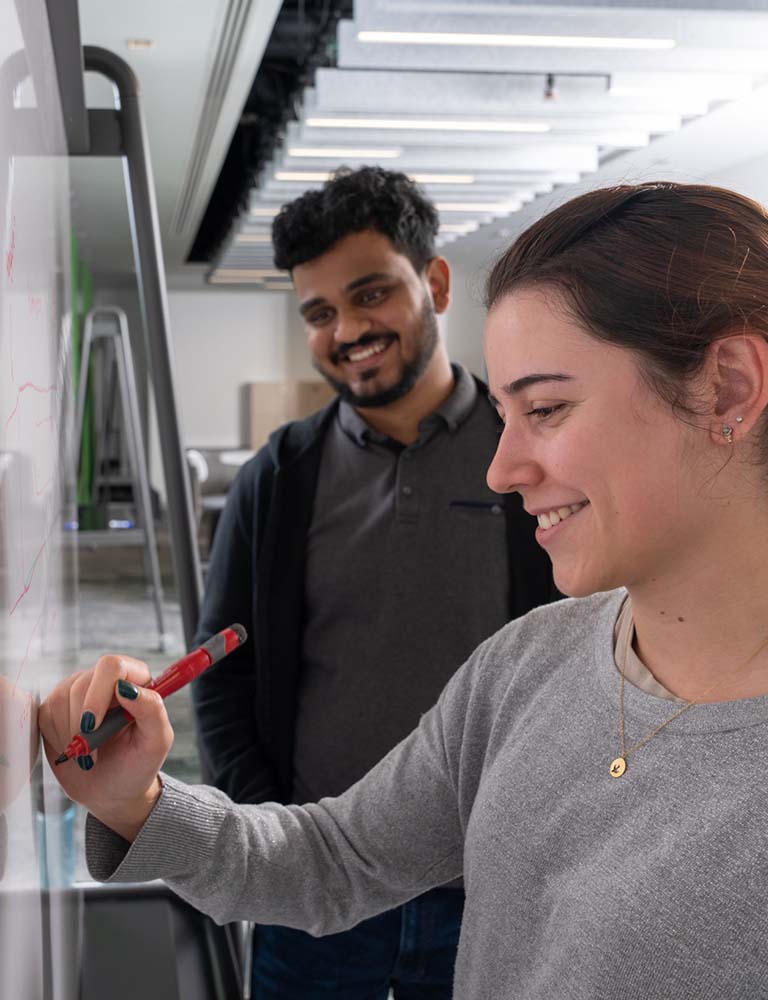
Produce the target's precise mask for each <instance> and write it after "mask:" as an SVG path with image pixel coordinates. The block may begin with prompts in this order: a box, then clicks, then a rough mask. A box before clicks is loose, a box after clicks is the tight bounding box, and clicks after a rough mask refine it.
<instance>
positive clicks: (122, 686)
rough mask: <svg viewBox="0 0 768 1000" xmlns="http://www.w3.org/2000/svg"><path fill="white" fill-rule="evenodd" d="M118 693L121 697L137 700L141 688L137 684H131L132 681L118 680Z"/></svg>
mask: <svg viewBox="0 0 768 1000" xmlns="http://www.w3.org/2000/svg"><path fill="white" fill-rule="evenodd" d="M117 693H118V694H119V695H120V697H121V698H130V700H131V701H136V699H137V698H138V697H139V689H138V688H137V687H136V685H135V684H131V682H130V681H122V680H120V681H118V682H117Z"/></svg>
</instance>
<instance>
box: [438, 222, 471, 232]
mask: <svg viewBox="0 0 768 1000" xmlns="http://www.w3.org/2000/svg"><path fill="white" fill-rule="evenodd" d="M479 228H480V227H479V225H478V223H477V222H444V223H443V224H442V225H441V226H440V232H441V233H474V231H475V230H476V229H479Z"/></svg>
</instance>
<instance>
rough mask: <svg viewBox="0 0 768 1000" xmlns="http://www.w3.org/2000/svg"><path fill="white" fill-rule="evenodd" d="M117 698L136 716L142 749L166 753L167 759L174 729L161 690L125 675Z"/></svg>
mask: <svg viewBox="0 0 768 1000" xmlns="http://www.w3.org/2000/svg"><path fill="white" fill-rule="evenodd" d="M115 697H116V698H117V701H118V703H119V704H120V705H121V706H122V707H123V708H124V709H125V710H126V711H127V712H130V714H131V715H132V716H133V718H134V719H135V724H136V729H137V731H138V735H137V737H136V739H137V742H138V743H140V744H141V750H142V752H144V753H157V754H162V760H165V756H166V754H167V753H168V751H169V750H170V749H171V745H172V743H173V728H172V727H171V723H170V720H169V719H168V713H167V712H166V710H165V702H164V701H163V699H162V698H161V697H160V695H159V694H158V693H157V691H151V690H147V688H144V687H139V686H138V685H137V684H134V683H132V682H131V681H129V680H126V679H125V678H121V679H120V680H118V682H117V685H116V687H115ZM160 763H162V761H161V762H160ZM158 766H160V764H158Z"/></svg>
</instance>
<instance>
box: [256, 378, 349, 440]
mask: <svg viewBox="0 0 768 1000" xmlns="http://www.w3.org/2000/svg"><path fill="white" fill-rule="evenodd" d="M244 388H245V396H246V414H247V418H246V427H247V435H246V436H247V441H246V443H247V445H248V447H249V448H260V447H261V446H262V445H263V444H264V443H265V442H266V440H267V438H268V437H269V435H270V434H271V433H272V431H273V430H274V429H275V428H276V427H279V426H280V425H281V424H285V423H287V422H288V421H289V420H301V419H302V418H303V417H308V416H309V415H310V414H311V413H315V412H316V411H317V410H320V409H322V407H324V406H325V405H326V404H327V403H330V401H331V400H332V399H333V397H334V396H335V395H336V393H335V392H334V391H333V389H332V388H331V387H330V386H329V385H328V383H327V382H308V381H307V382H300V381H292V382H250V383H249V384H248V385H246V386H245V387H244Z"/></svg>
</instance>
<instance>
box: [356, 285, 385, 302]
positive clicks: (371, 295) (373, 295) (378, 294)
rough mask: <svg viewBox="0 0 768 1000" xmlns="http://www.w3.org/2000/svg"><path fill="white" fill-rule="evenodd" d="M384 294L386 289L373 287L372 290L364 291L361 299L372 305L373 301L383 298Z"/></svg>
mask: <svg viewBox="0 0 768 1000" xmlns="http://www.w3.org/2000/svg"><path fill="white" fill-rule="evenodd" d="M384 294H385V292H384V289H382V288H376V289H372V290H371V291H368V292H364V293H363V294H362V295H361V296H360V301H361V302H363V303H364V304H365V305H370V304H371V303H372V302H378V301H379V299H382V298H383V297H384Z"/></svg>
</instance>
